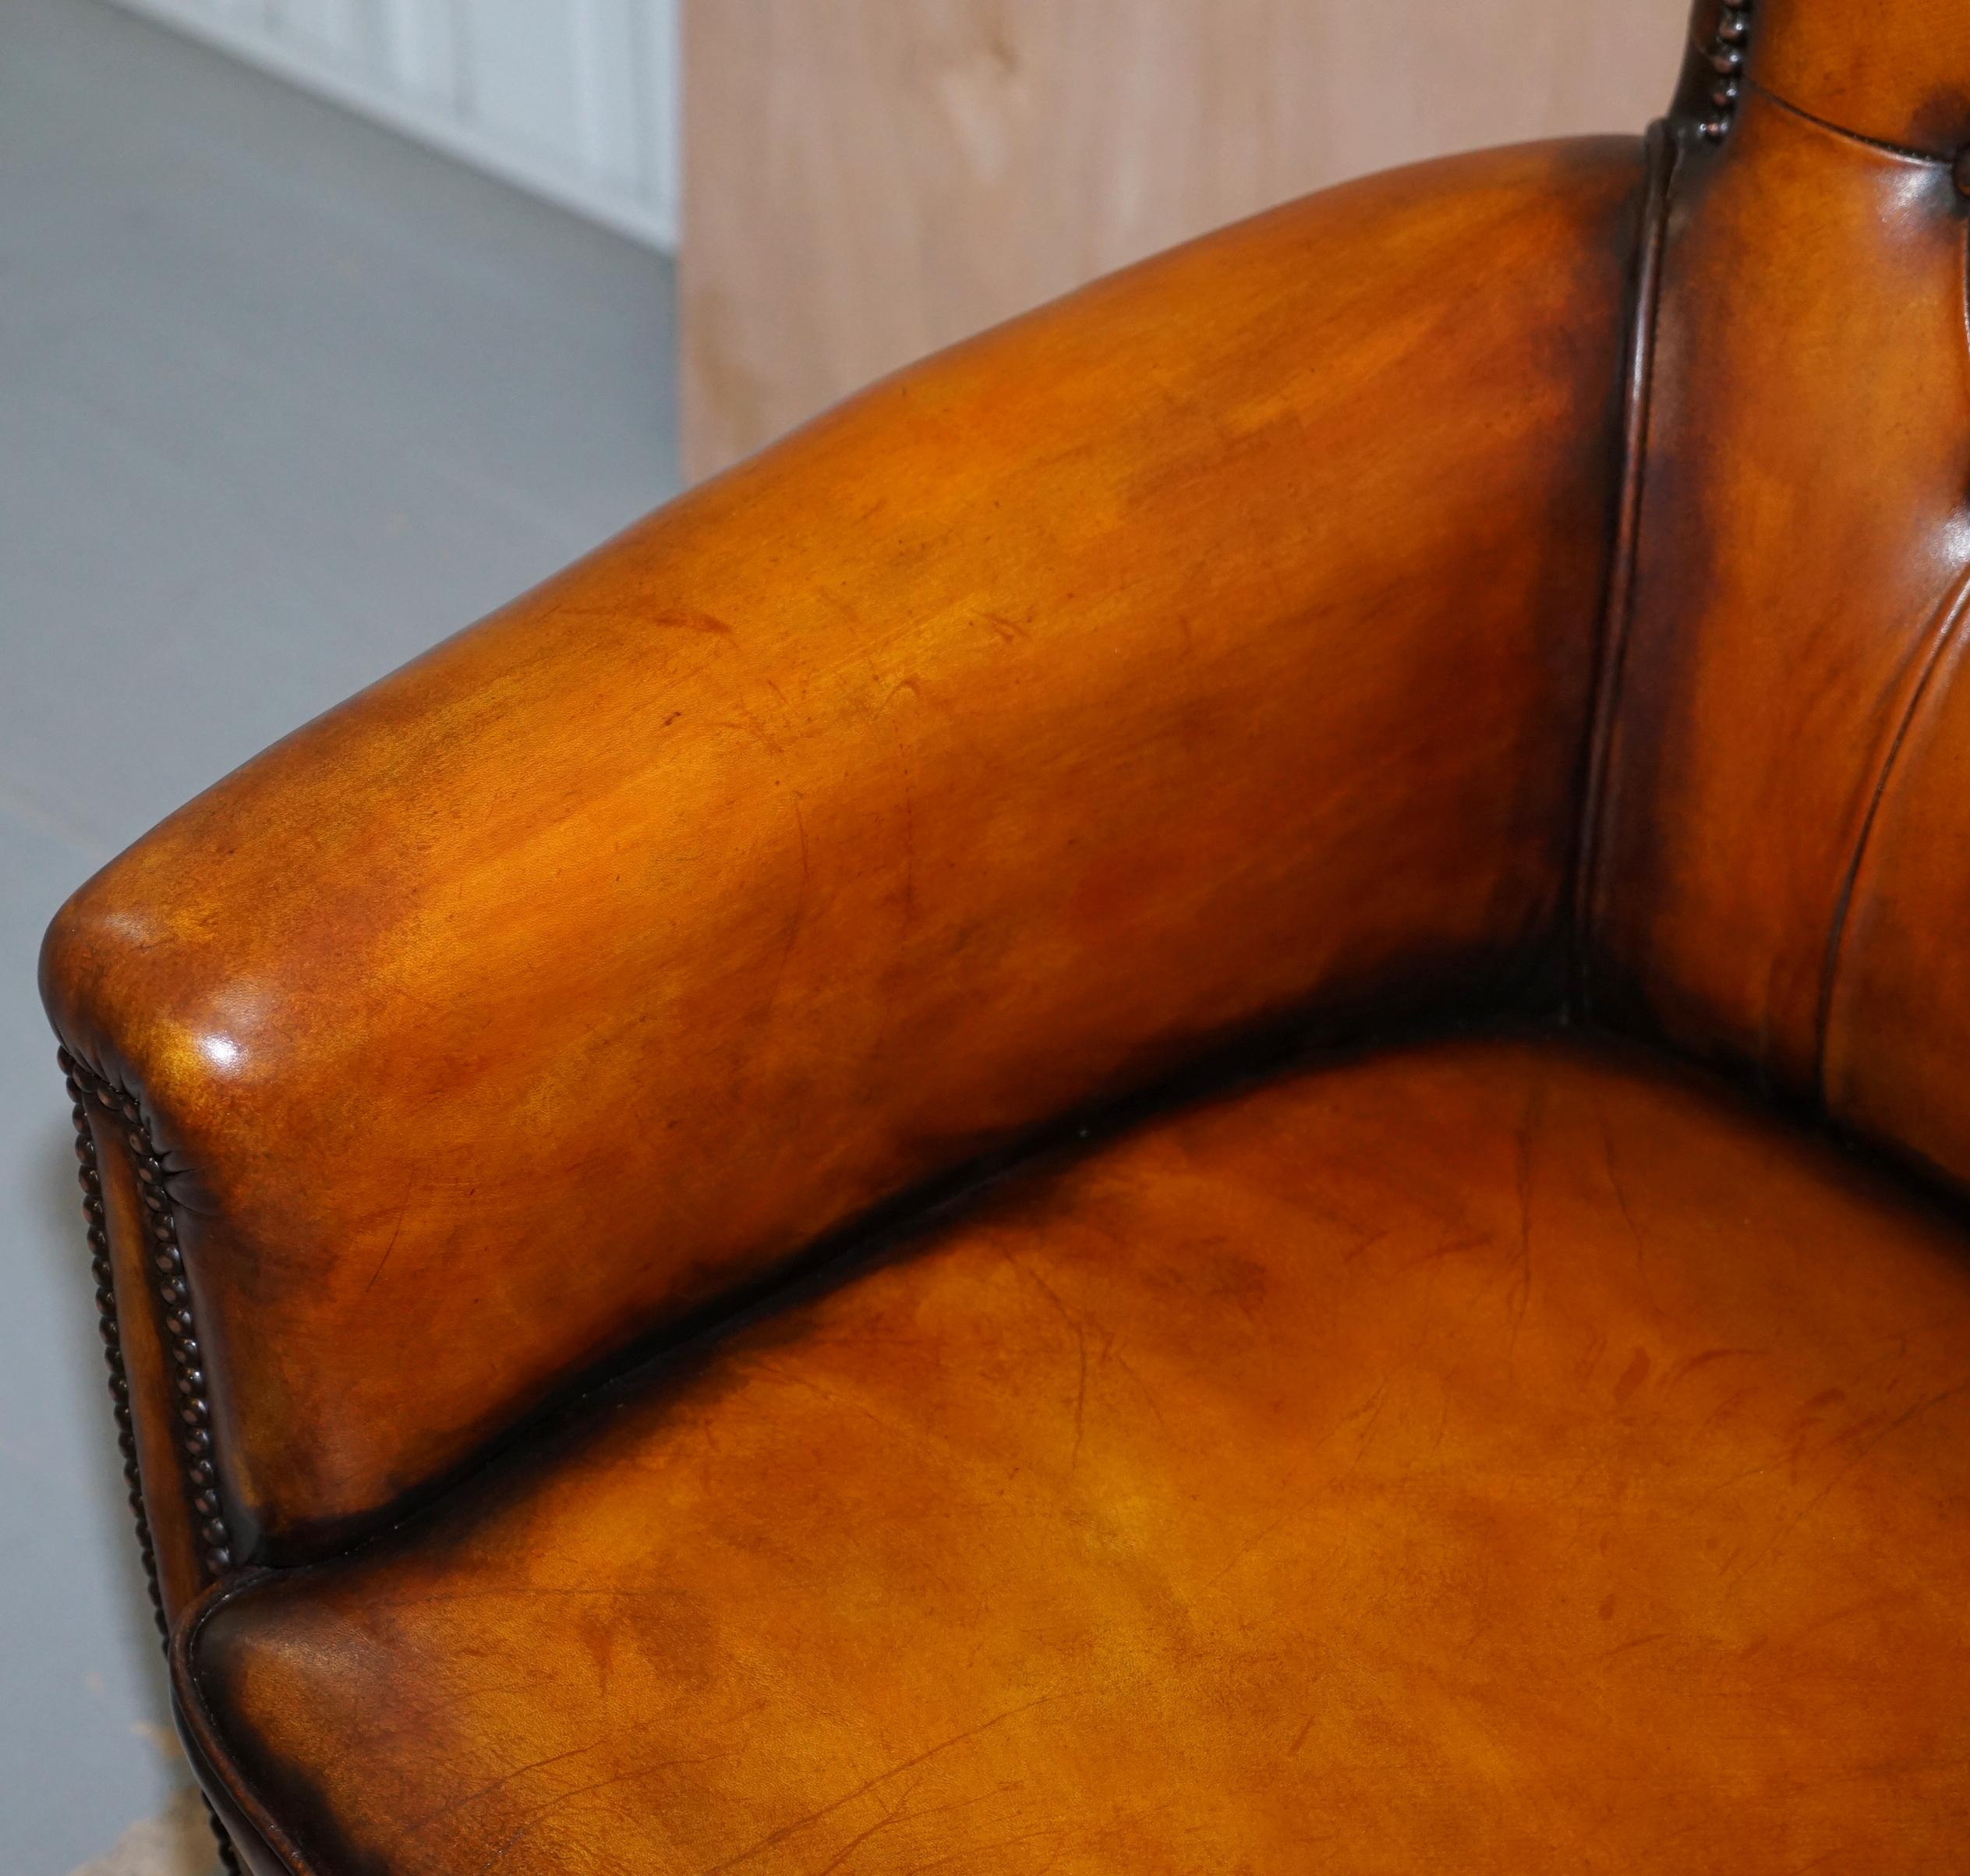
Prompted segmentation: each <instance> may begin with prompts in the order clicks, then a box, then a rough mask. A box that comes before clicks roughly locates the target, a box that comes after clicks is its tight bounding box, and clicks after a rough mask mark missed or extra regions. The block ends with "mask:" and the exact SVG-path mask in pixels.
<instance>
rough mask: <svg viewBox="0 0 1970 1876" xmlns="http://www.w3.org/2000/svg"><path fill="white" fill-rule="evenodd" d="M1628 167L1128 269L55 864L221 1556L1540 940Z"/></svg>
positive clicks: (61, 930)
mask: <svg viewBox="0 0 1970 1876" xmlns="http://www.w3.org/2000/svg"><path fill="white" fill-rule="evenodd" d="M1640 175H1641V168H1640V161H1639V155H1638V153H1637V150H1636V147H1635V146H1634V145H1633V144H1632V143H1627V142H1623V141H1620V140H1608V141H1607V142H1604V143H1588V144H1585V145H1565V146H1561V147H1547V148H1543V149H1535V150H1526V151H1521V152H1516V153H1508V154H1502V155H1498V156H1487V157H1480V158H1471V159H1467V160H1464V161H1457V162H1453V163H1451V164H1448V165H1443V166H1441V167H1438V168H1429V169H1424V170H1421V171H1417V172H1409V173H1406V174H1403V175H1396V176H1392V177H1388V178H1385V179H1378V180H1376V181H1373V182H1368V183H1366V184H1363V185H1360V186H1356V187H1353V188H1351V189H1343V190H1341V191H1339V192H1338V193H1335V194H1334V195H1332V196H1325V197H1320V198H1316V199H1314V200H1312V201H1310V202H1308V203H1306V204H1300V205H1298V206H1296V207H1289V208H1287V209H1284V210H1282V211H1279V212H1278V213H1276V214H1272V215H1270V216H1267V217H1264V218H1261V219H1260V220H1258V221H1254V222H1250V223H1248V224H1246V225H1243V226H1242V227H1240V228H1234V229H1232V230H1229V231H1228V232H1226V233H1224V234H1222V235H1217V236H1215V237H1213V238H1211V239H1208V240H1206V241H1204V242H1201V243H1198V244H1197V245H1195V246H1192V247H1190V248H1187V249H1185V250H1182V251H1180V252H1179V253H1175V254H1172V255H1171V256H1169V257H1166V258H1165V259H1162V260H1157V261H1154V262H1151V263H1150V264H1148V265H1147V266H1145V267H1141V268H1138V269H1137V270H1135V271H1134V272H1132V273H1130V274H1124V275H1123V276H1121V277H1119V278H1116V279H1114V280H1112V281H1108V282H1105V283H1103V284H1101V285H1097V286H1095V287H1094V288H1091V289H1089V290H1088V291H1087V292H1084V293H1081V294H1078V295H1077V296H1074V297H1073V299H1070V300H1068V301H1066V302H1065V303H1063V304H1062V305H1061V306H1058V307H1057V308H1054V309H1052V310H1047V311H1045V312H1042V313H1039V314H1038V315H1037V316H1035V317H1032V318H1031V319H1028V320H1022V321H1020V322H1019V323H1018V324H1015V325H1013V326H1012V327H1008V328H1006V330H1004V331H1001V332H999V333H996V334H992V335H989V336H988V337H987V338H984V339H982V340H980V341H978V342H976V343H974V344H972V345H968V346H966V347H964V348H962V349H960V350H959V351H957V352H955V353H953V354H950V355H949V356H945V357H943V358H940V359H936V360H934V361H932V363H930V364H928V365H927V366H923V367H921V368H920V369H918V370H916V371H914V372H912V373H907V374H906V375H905V376H904V377H901V378H900V379H898V380H897V381H894V382H893V383H892V384H887V385H886V386H883V387H882V388H879V389H878V390H877V391H874V392H872V393H871V394H870V395H868V396H866V397H865V398H862V399H861V400H859V401H858V402H856V403H855V404H854V405H851V406H849V407H848V408H847V409H845V410H844V411H843V412H840V413H839V414H838V415H836V416H833V417H831V418H829V419H824V420H823V421H822V423H820V424H819V425H818V426H816V427H814V428H812V429H811V430H808V432H807V433H805V434H804V435H802V436H801V437H798V438H796V439H795V440H794V441H793V442H791V443H790V444H787V445H785V446H784V447H783V448H779V449H776V450H775V451H771V452H769V454H768V455H766V457H764V458H762V459H761V460H759V462H756V463H755V464H752V465H749V466H748V467H745V468H742V469H740V470H738V471H737V472H736V473H734V474H731V475H730V476H726V477H725V478H723V479H722V480H720V481H718V482H716V483H713V484H712V485H711V486H710V487H707V488H705V489H703V490H700V491H699V492H698V493H696V494H693V495H691V496H690V497H687V498H686V499H685V500H684V501H682V502H681V503H679V504H676V505H674V507H672V508H670V509H667V510H666V511H663V513H661V514H660V515H657V516H656V517H654V518H653V519H651V520H650V521H649V522H645V524H643V525H642V526H640V527H638V528H636V529H632V530H631V532H630V533H628V535H626V536H624V537H623V538H622V539H621V540H618V541H616V542H615V543H612V544H611V545H610V546H608V547H605V548H603V550H601V551H600V552H599V553H598V554H596V555H595V556H593V557H592V558H590V559H589V560H588V561H585V562H584V563H582V565H579V566H577V567H575V568H573V569H571V571H570V572H568V573H566V574H564V575H562V576H561V578H559V579H557V580H554V581H552V582H550V583H549V584H548V585H547V586H546V587H544V588H543V589H541V590H540V591H539V592H538V593H534V594H532V595H530V596H529V597H528V598H526V599H525V600H522V601H521V602H519V603H518V604H517V605H515V607H512V608H511V609H509V611H507V612H506V613H504V614H501V615H500V616H499V617H497V618H494V619H493V620H491V621H488V622H487V623H486V625H482V626H480V627H479V628H476V630H475V631H473V632H470V633H468V634H466V635H464V636H463V637H461V638H459V639H454V640H453V641H452V642H451V643H449V644H448V645H446V646H441V647H440V649H439V650H437V651H436V652H434V653H432V654H430V657H426V659H424V660H421V661H420V662H419V663H418V664H414V665H412V666H411V667H409V668H408V669H406V670H405V671H401V672H400V673H398V674H397V675H396V676H395V677H394V678H387V679H386V680H385V681H384V682H383V683H382V684H380V685H378V686H377V688H374V689H373V690H371V691H370V692H366V693H365V694H364V695H363V696H360V697H359V698H357V699H355V700H354V701H353V702H352V703H349V704H348V705H345V706H343V707H342V708H341V710H337V711H335V712H333V713H331V714H330V715H329V716H327V717H324V718H323V719H322V720H320V721H319V722H317V723H316V724H312V725H310V726H309V727H308V728H306V729H305V730H302V731H299V733H297V734H295V736H293V737H292V738H289V739H288V741H287V742H285V743H284V744H282V745H280V746H279V747H278V748H277V749H274V750H271V751H270V752H268V753H267V755H266V756H263V757H262V758H261V759H260V760H259V761H257V762H256V763H252V764H250V765H249V766H247V767H246V769H244V770H242V771H241V772H240V773H239V774H237V775H235V776H234V777H232V778H230V779H229V780H227V781H225V782H223V783H221V784H220V785H219V787H218V788H216V789H214V791H212V792H211V793H210V794H209V795H206V796H204V797H203V798H200V800H199V801H197V802H194V803H193V804H192V805H191V806H190V807H189V808H187V809H184V810H183V811H182V812H180V813H179V814H178V815H177V816H174V817H173V818H172V819H171V820H170V821H168V822H167V823H165V824H164V827H161V828H160V829H159V830H157V833H156V834H153V835H152V836H151V837H150V838H149V839H148V840H147V841H145V842H143V844H141V845H140V846H139V847H138V848H136V849H135V850H133V851H132V852H131V853H129V854H128V855H126V856H125V857H124V858H122V860H120V861H118V862H117V863H116V864H115V865H114V866H112V867H111V869H109V870H108V872H107V873H104V875H103V876H101V877H100V878H99V879H97V880H95V881H94V882H92V883H90V885H89V886H87V887H85V888H84V889H83V892H82V893H81V894H80V895H79V896H78V897H77V898H76V901H74V902H73V904H71V905H70V906H69V908H67V909H66V910H65V911H64V913H63V915H62V918H61V919H60V920H59V922H58V923H57V925H56V926H55V930H54V931H53V933H51V936H50V940H49V943H48V950H47V954H46V968H45V980H46V984H47V989H48V1000H49V1003H50V1007H51V1009H52V1010H53V1011H54V1013H55V1021H56V1025H57V1027H58V1028H59V1030H60V1031H61V1032H62V1036H63V1038H64V1039H65V1041H66V1042H67V1044H68V1046H69V1048H70V1049H71V1050H72V1051H73V1053H75V1054H76V1057H79V1058H80V1060H82V1061H83V1063H84V1064H87V1065H89V1066H90V1067H93V1068H94V1070H95V1071H97V1072H99V1073H101V1074H105V1075H107V1076H108V1078H109V1079H110V1080H111V1081H113V1082H114V1083H115V1085H117V1086H118V1088H121V1089H123V1090H126V1091H127V1092H130V1093H132V1094H133V1095H134V1096H136V1099H137V1100H138V1102H139V1103H140V1106H141V1107H142V1109H143V1112H144V1113H145V1115H146V1116H147V1119H148V1124H149V1126H150V1129H151V1131H152V1133H153V1135H154V1138H155V1140H156V1142H157V1144H158V1145H159V1146H160V1148H161V1149H162V1150H163V1151H164V1153H165V1154H166V1156H167V1157H168V1163H169V1164H170V1166H171V1169H172V1177H173V1180H174V1188H175V1193H174V1195H175V1198H177V1201H178V1205H179V1219H178V1223H179V1234H180V1237H181V1240H182V1247H183V1251H184V1254H185V1257H186V1265H187V1269H188V1272H189V1283H190V1285H191V1287H192V1290H193V1293H194V1295H195V1297H196V1305H197V1308H196V1315H197V1319H198V1326H199V1336H200V1343H201V1345H202V1350H203V1371H204V1372H205V1374H206V1375H207V1381H208V1383H209V1387H210V1407H211V1411H212V1414H213V1417H214V1427H215V1428H216V1429H217V1432H218V1439H217V1442H216V1443H217V1449H218V1456H219V1464H220V1465H221V1469H222V1471H223V1474H224V1481H225V1490H226V1495H227V1499H228V1510H229V1517H230V1520H231V1523H232V1550H233V1552H234V1557H235V1562H242V1563H243V1562H245V1561H247V1560H249V1559H256V1558H259V1557H260V1556H280V1557H286V1558H290V1559H292V1558H294V1557H296V1556H302V1555H305V1554H307V1553H308V1552H309V1550H310V1549H313V1548H315V1547H317V1545H319V1544H320V1543H321V1542H326V1541H329V1540H330V1539H331V1538H333V1536H334V1534H336V1533H338V1532H339V1531H345V1530H346V1529H347V1528H348V1527H350V1526H351V1525H352V1524H355V1523H357V1522H359V1520H362V1519H363V1517H366V1516H369V1515H371V1514H374V1513H377V1512H378V1511H379V1510H382V1509H384V1507H387V1506H389V1505H390V1504H391V1503H392V1502H393V1501H394V1500H395V1499H397V1498H398V1496H400V1495H401V1494H403V1493H404V1492H406V1491H408V1490H409V1489H411V1488H414V1487H416V1486H419V1485H423V1484H425V1483H426V1482H427V1481H430V1479H431V1478H433V1475H435V1474H440V1473H441V1472H443V1471H444V1470H445V1469H446V1468H447V1467H452V1466H454V1465H456V1464H458V1462H459V1461H461V1460H463V1459H465V1457H468V1456H469V1454H470V1453H472V1452H473V1451H474V1450H475V1449H476V1448H477V1447H479V1446H480V1445H482V1444H483V1442H485V1441H486V1439H488V1438H489V1437H490V1436H491V1435H493V1434H495V1433H496V1432H498V1431H499V1430H500V1428H504V1427H505V1426H507V1425H509V1424H510V1423H511V1421H512V1420H513V1418H514V1417H515V1414H518V1412H520V1411H522V1410H523V1409H524V1408H525V1407H528V1406H529V1405H530V1404H532V1403H536V1402H537V1401H538V1400H540V1399H541V1398H542V1396H543V1395H545V1394H546V1393H548V1392H550V1390H551V1389H554V1387H555V1386H557V1384H558V1383H561V1382H565V1381H566V1380H568V1379H571V1377H574V1376H576V1375H580V1374H582V1373H583V1372H585V1371H587V1370H588V1369H589V1368H592V1367H593V1366H594V1365H595V1364H596V1362H597V1361H600V1360H601V1359H603V1358H604V1357H607V1356H608V1355H609V1354H611V1353H613V1352H614V1351H616V1350H619V1349H620V1348H621V1347H623V1346H624V1345H625V1344H626V1343H629V1342H631V1341H632V1340H634V1339H635V1337H637V1336H640V1335H642V1334H645V1333H648V1332H649V1331H650V1330H651V1329H653V1328H654V1327H656V1326H659V1325H660V1324H662V1323H663V1322H666V1321H670V1320H674V1319H676V1318H677V1316H678V1315H680V1314H681V1312H683V1311H687V1310H688V1309H689V1308H691V1307H692V1306H694V1305H696V1304H702V1303H704V1302H706V1301H708V1300H710V1299H713V1298H715V1297H716V1296H718V1295H719V1294H720V1293H721V1292H722V1291H724V1290H727V1288H729V1287H730V1286H731V1285H732V1284H733V1283H734V1282H735V1281H737V1280H741V1279H743V1278H744V1277H747V1276H752V1275H755V1274H756V1273H758V1272H760V1271H761V1270H762V1269H764V1268H766V1266H768V1265H770V1264H771V1263H772V1262H774V1261H775V1260H776V1259H779V1258H783V1257H784V1256H785V1255H787V1253H788V1252H790V1251H793V1250H794V1249H796V1248H798V1247H799V1246H801V1244H805V1243H807V1242H809V1241H812V1239H813V1238H814V1237H816V1236H817V1235H819V1234H820V1233H821V1232H822V1231H823V1230H826V1229H827V1228H828V1227H829V1226H832V1225H834V1224H836V1223H840V1222H841V1221H843V1220H844V1219H848V1218H850V1217H852V1216H854V1215H855V1214H856V1213H858V1212H860V1211H861V1210H862V1209H865V1208H866V1207H868V1205H872V1204H873V1203H875V1202H876V1201H878V1200H880V1199H882V1198H886V1197H887V1196H890V1195H892V1194H893V1193H895V1192H896V1191H898V1190H900V1189H901V1188H905V1187H907V1185H909V1184H911V1183H912V1182H914V1181H915V1180H921V1179H923V1178H925V1177H929V1176H932V1175H933V1174H935V1173H939V1172H941V1171H943V1170H946V1169H948V1168H949V1167H950V1166H952V1165H953V1163H956V1162H958V1161H960V1160H962V1159H964V1158H966V1157H968V1156H971V1155H973V1154H975V1153H976V1152H979V1151H980V1150H981V1149H985V1148H986V1147H989V1146H991V1145H996V1144H997V1143H999V1142H1003V1141H1004V1140H1006V1138H1009V1137H1012V1136H1016V1135H1017V1134H1018V1133H1020V1131H1022V1130H1024V1129H1026V1128H1027V1127H1031V1126H1033V1125H1034V1124H1037V1123H1039V1122H1042V1121H1045V1120H1049V1119H1051V1118H1053V1117H1057V1116H1058V1115H1059V1114H1060V1113H1063V1112H1064V1111H1066V1110H1070V1109H1072V1108H1073V1107H1076V1106H1080V1105H1082V1104H1084V1103H1089V1102H1092V1101H1097V1100H1099V1099H1104V1098H1109V1097H1112V1096H1116V1095H1119V1094H1123V1093H1126V1092H1129V1091H1130V1089H1132V1088H1134V1087H1136V1086H1137V1085H1140V1084H1141V1082H1142V1081H1143V1080H1144V1078H1147V1077H1148V1075H1150V1074H1151V1073H1153V1072H1154V1071H1157V1070H1159V1069H1162V1068H1167V1067H1171V1066H1173V1065H1176V1064H1180V1063H1181V1062H1182V1061H1183V1060H1184V1059H1185V1058H1186V1057H1187V1056H1188V1055H1190V1054H1191V1053H1194V1052H1195V1051H1196V1050H1197V1049H1198V1048H1199V1047H1200V1046H1203V1045H1204V1044H1205V1043H1207V1042H1211V1041H1214V1040H1215V1039H1218V1038H1219V1037H1221V1036H1222V1035H1224V1034H1226V1033H1227V1032H1233V1031H1235V1030H1237V1029H1240V1028H1244V1027H1247V1026H1249V1025H1253V1024H1254V1023H1256V1022H1258V1021H1262V1020H1263V1019H1265V1018H1270V1017H1275V1016H1276V1015H1278V1014H1280V1013H1282V1012H1283V1011H1289V1010H1293V1009H1295V1008H1296V1007H1301V1006H1304V1005H1307V1004H1308V1003H1319V1004H1321V1006H1323V1007H1325V1009H1326V1010H1328V1011H1330V1012H1332V1014H1334V1015H1335V1017H1336V1018H1343V1017H1344V1018H1346V1020H1348V1021H1359V1020H1360V1018H1361V1016H1362V1014H1363V1013H1364V1012H1366V1011H1372V1010H1374V1009H1377V1008H1378V1007H1381V1006H1382V1005H1383V1004H1384V1003H1408V1002H1413V1001H1414V1000H1416V999H1418V998H1419V997H1429V998H1432V999H1440V998H1442V997H1444V996H1464V995H1466V994H1469V993H1471V991H1472V990H1473V987H1474V986H1477V985H1479V984H1480V983H1491V984H1495V983H1497V982H1499V981H1500V980H1501V979H1503V980H1511V981H1515V982H1523V981H1524V980H1526V979H1529V978H1533V977H1536V976H1537V974H1538V973H1539V972H1540V969H1541V968H1542V961H1543V960H1544V959H1546V958H1547V957H1549V956H1550V954H1552V953H1553V951H1554V947H1555V945H1556V943H1557V940H1558V908H1559V905H1560V902H1561V897H1562V887H1563V881H1564V878H1565V867H1566V865H1567V862H1568V858H1569V854H1570V851H1571V845H1572V826H1573V821H1574V818H1575V817H1574V816H1573V813H1572V805H1571V802H1572V788H1573V786H1574V784H1575V780H1576V775H1577V770H1578V765H1579V757H1580V727H1579V726H1580V725H1581V724H1582V723H1583V720H1584V713H1585V710H1586V699H1587V693H1588V686H1589V682H1590V675H1591V669H1590V667H1591V641H1592V631H1591V625H1592V621H1593V616H1594V614H1595V611H1596V608H1597V605H1598V604H1599V600H1600V593H1601V591H1602V589H1603V586H1604V582H1605V570H1606V566H1607V539H1606V535H1607V529H1606V517H1607V512H1608V510H1609V508H1610V504H1611V501H1612V490H1613V486H1614V476H1615V467H1614V465H1615V457H1616V454H1617V451H1616V437H1617V434H1618V397H1617V395H1616V386H1615V380H1614V377H1612V375H1611V371H1610V367H1609V360H1610V359H1611V358H1612V357H1613V356H1615V353H1616V352H1618V348H1619V345H1620V333H1621V327H1622V284H1623V279H1624V275H1625V268H1626V266H1627V262H1628V257H1629V252H1630V250H1632V245H1633V225H1634V221H1635V200H1636V194H1637V191H1638V186H1639V180H1640ZM494 1349H497V1351H498V1353H497V1358H494V1359H489V1358H488V1357H489V1354H490V1351H491V1350H494Z"/></svg>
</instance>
